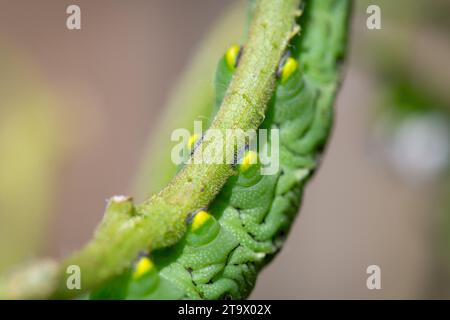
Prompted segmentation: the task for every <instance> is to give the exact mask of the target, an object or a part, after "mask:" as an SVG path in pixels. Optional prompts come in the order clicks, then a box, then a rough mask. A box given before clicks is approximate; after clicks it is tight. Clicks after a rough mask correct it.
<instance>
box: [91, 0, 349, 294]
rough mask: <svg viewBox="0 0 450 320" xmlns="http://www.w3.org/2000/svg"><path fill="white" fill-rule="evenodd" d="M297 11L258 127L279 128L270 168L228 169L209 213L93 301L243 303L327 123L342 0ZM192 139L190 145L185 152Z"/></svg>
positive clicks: (344, 9)
mask: <svg viewBox="0 0 450 320" xmlns="http://www.w3.org/2000/svg"><path fill="white" fill-rule="evenodd" d="M305 8H306V9H305V10H306V11H305V14H304V15H303V16H302V17H301V18H300V21H299V23H300V25H301V27H302V28H303V29H304V31H303V32H302V34H301V36H300V37H296V38H294V39H293V40H292V48H290V49H291V55H290V56H288V55H286V57H285V58H284V59H283V60H282V62H281V63H280V68H279V72H278V80H277V87H276V91H275V93H274V96H273V99H272V100H271V102H270V103H269V105H268V110H267V114H266V118H265V120H264V122H263V124H262V125H261V128H268V129H271V128H277V129H279V132H280V150H279V154H280V167H279V170H278V171H277V172H276V174H273V175H262V174H261V172H260V168H261V164H260V163H259V161H256V163H255V164H253V163H254V161H253V160H257V158H258V156H257V154H256V153H255V152H254V151H247V152H246V153H245V154H244V156H243V159H242V161H241V163H240V164H239V165H237V166H236V171H237V175H236V176H233V177H232V178H230V179H229V181H228V182H227V184H226V185H225V186H224V188H223V189H222V191H221V193H220V194H219V195H218V196H217V198H216V199H215V200H214V201H213V203H212V204H211V205H210V207H209V208H208V209H207V210H206V209H204V210H200V211H199V212H197V213H195V214H194V215H193V216H192V217H191V219H189V221H188V222H187V223H188V224H189V225H188V231H187V232H186V234H185V236H184V237H183V239H182V240H181V241H179V242H178V243H177V244H176V245H174V246H172V247H169V248H165V249H162V250H158V251H155V252H152V254H151V257H149V256H147V255H144V256H142V257H141V258H139V259H138V262H137V263H136V265H135V266H130V267H129V269H128V270H127V271H126V272H125V273H123V274H121V275H120V276H118V277H116V278H115V279H113V280H112V281H111V282H110V283H109V284H108V285H106V286H105V287H103V288H102V289H100V290H98V291H97V292H94V293H92V294H91V298H92V299H227V298H231V299H243V298H246V297H248V295H249V294H250V292H251V290H252V289H253V287H254V285H255V281H256V277H257V274H258V272H259V270H260V269H261V268H262V267H263V266H264V265H265V264H267V263H268V262H269V261H270V259H271V258H272V257H273V256H274V254H275V253H276V252H277V251H278V250H279V249H280V248H281V245H282V243H283V241H284V238H285V236H286V234H287V232H288V231H289V228H290V226H291V224H292V221H293V220H294V218H295V215H296V213H297V212H298V209H299V207H300V203H301V199H302V193H303V187H304V185H305V183H306V182H307V181H308V179H309V178H310V177H311V176H312V174H313V172H314V170H315V169H316V168H317V166H318V163H319V158H320V154H321V152H322V150H323V148H324V146H325V143H326V140H327V137H328V134H329V131H330V128H331V124H332V113H333V112H332V105H333V101H334V98H335V94H336V91H337V87H338V83H339V66H340V61H341V59H342V57H343V55H344V51H345V42H346V32H347V24H348V17H349V10H350V1H349V0H327V1H307V4H306V7H305ZM244 50H245V48H244ZM239 51H240V49H239V47H237V46H232V47H231V48H230V49H229V50H228V51H227V52H226V54H225V55H224V57H223V58H222V59H221V61H220V62H219V66H218V70H217V75H216V105H217V106H218V105H220V103H221V100H222V98H223V96H224V93H225V91H226V88H227V86H228V83H229V81H230V80H231V78H232V76H233V73H234V70H235V67H236V64H237V63H238V60H239V59H238V57H239ZM197 138H198V137H193V139H192V141H190V143H189V144H190V146H191V147H192V146H193V144H194V142H195V140H196V139H197ZM268 143H269V144H270V143H271V141H270V140H269V142H268Z"/></svg>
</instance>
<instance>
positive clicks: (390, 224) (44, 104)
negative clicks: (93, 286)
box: [0, 0, 450, 299]
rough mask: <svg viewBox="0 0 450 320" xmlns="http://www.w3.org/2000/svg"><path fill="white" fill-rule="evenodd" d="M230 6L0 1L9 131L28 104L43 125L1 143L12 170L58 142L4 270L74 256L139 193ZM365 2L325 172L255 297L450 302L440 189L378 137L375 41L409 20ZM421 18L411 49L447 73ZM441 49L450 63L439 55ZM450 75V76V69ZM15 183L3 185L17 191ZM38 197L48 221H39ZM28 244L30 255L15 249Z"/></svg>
mask: <svg viewBox="0 0 450 320" xmlns="http://www.w3.org/2000/svg"><path fill="white" fill-rule="evenodd" d="M378 2H379V1H378ZM232 3H233V1H224V0H214V1H212V0H191V1H181V0H177V1H175V0H173V1H162V0H152V1H145V0H133V1H119V0H97V1H87V0H84V1H61V0H41V1H31V0H30V1H24V0H15V1H12V0H0V57H2V60H3V61H2V62H1V63H0V86H3V88H8V89H7V90H6V89H3V91H0V93H1V92H3V93H4V95H3V97H0V126H2V127H3V128H6V126H7V123H11V122H10V120H8V119H10V118H8V117H10V116H11V114H13V113H14V112H15V111H17V110H25V111H24V112H25V113H26V115H25V114H23V115H21V116H23V117H28V115H32V116H31V117H32V118H31V119H28V121H30V122H31V123H34V124H35V123H37V122H39V121H40V122H41V123H42V126H40V127H39V128H37V129H36V130H37V131H33V130H32V131H30V132H29V135H27V136H25V138H24V140H23V141H24V142H23V143H24V144H23V146H22V147H17V146H16V147H14V146H12V147H11V146H9V149H8V145H5V146H4V147H2V146H3V145H2V144H1V140H0V152H1V153H3V155H2V156H1V158H4V159H7V158H8V157H6V154H8V155H10V158H9V159H10V162H9V163H8V164H4V163H2V165H3V170H5V171H6V173H5V177H6V174H7V173H8V172H15V170H14V166H15V165H17V166H18V165H19V164H20V163H18V162H17V159H18V158H20V157H25V158H27V159H29V161H30V162H31V163H33V164H27V165H26V167H33V165H36V162H35V161H36V160H33V159H34V158H33V157H34V156H33V154H26V153H23V150H22V149H23V148H26V144H28V145H30V146H36V145H37V143H40V142H36V141H34V140H33V139H37V133H36V132H43V134H42V135H41V136H42V139H44V140H45V141H47V142H48V141H52V142H51V144H50V146H46V147H47V148H48V149H51V150H56V151H52V153H51V156H48V157H46V158H44V159H42V160H41V162H39V163H38V165H39V166H41V167H42V168H43V169H42V170H44V171H45V172H47V173H48V174H46V175H45V177H42V178H41V177H37V178H36V179H35V180H33V181H28V182H27V183H29V185H30V190H28V196H27V197H25V198H23V197H21V198H20V199H18V201H19V202H21V205H22V207H20V208H22V209H23V210H24V211H25V212H27V214H24V216H23V217H22V218H21V219H19V218H20V217H17V216H16V220H14V219H15V218H11V217H9V216H12V214H11V212H10V211H11V210H15V209H16V207H15V206H16V204H11V205H10V207H8V206H6V205H5V206H3V207H0V232H1V233H2V236H1V237H0V240H2V243H3V245H2V246H1V247H0V248H1V250H3V252H4V253H5V254H4V255H3V260H2V261H1V263H0V270H2V269H3V270H4V269H6V268H7V267H8V266H10V265H11V264H13V263H17V262H19V261H23V260H24V259H30V258H33V257H35V256H44V255H50V256H55V257H61V256H65V255H67V254H69V253H70V252H72V251H73V250H75V249H77V248H79V247H80V246H81V245H83V244H84V243H85V242H86V241H88V239H89V238H90V237H91V235H92V232H93V230H94V228H95V226H96V224H97V223H98V222H99V220H100V219H101V217H102V214H103V209H104V207H105V199H107V198H108V197H110V196H112V195H114V194H132V192H133V191H132V190H133V183H134V181H133V178H134V176H135V172H136V170H137V168H138V167H139V164H140V161H141V157H142V156H143V154H144V153H145V148H146V146H147V141H148V139H149V135H151V134H152V128H153V127H154V126H155V125H156V124H157V123H158V121H159V119H160V118H159V117H160V116H161V113H162V109H163V107H164V105H165V103H166V102H167V99H168V96H169V94H170V89H171V88H172V87H173V83H174V82H175V81H176V79H177V78H178V77H179V76H180V74H181V73H182V71H183V70H184V69H185V68H186V66H187V64H188V63H189V60H190V57H191V55H192V53H193V52H194V49H195V48H196V46H197V45H198V44H199V43H200V41H201V40H202V38H204V37H205V36H206V35H207V33H208V30H209V29H210V28H211V26H212V25H213V24H214V21H215V20H217V19H218V18H219V17H220V16H221V14H222V13H223V12H224V11H225V10H226V8H227V7H228V6H229V5H230V4H232ZM365 3H366V2H364V1H363V2H360V3H359V4H358V5H357V6H355V12H354V14H355V15H354V19H353V26H352V41H351V54H350V57H349V60H348V67H347V75H346V79H345V82H344V84H343V88H342V90H341V92H340V95H339V99H338V102H337V104H336V110H337V111H336V117H337V118H336V125H335V128H334V134H333V136H332V139H331V141H330V143H329V148H328V150H327V153H326V156H325V158H324V162H323V165H322V168H321V170H319V172H318V174H317V175H316V177H315V179H314V181H313V182H312V183H311V184H310V185H309V187H308V188H307V191H306V194H305V200H304V205H303V208H302V212H301V215H300V216H299V217H298V219H297V220H296V223H295V226H294V227H293V230H292V232H291V234H290V237H289V239H288V241H287V243H286V246H285V248H284V249H283V251H282V252H281V254H280V255H279V256H278V257H277V258H276V259H275V260H274V261H273V262H272V263H271V264H270V266H269V267H267V268H266V269H265V270H264V271H263V273H262V275H261V276H260V278H259V279H258V282H257V287H256V289H255V291H254V292H253V294H252V296H251V297H252V298H255V299H258V298H262V299H269V298H275V299H281V298H288V299H297V298H339V299H341V298H342V299H346V298H363V299H365V298H369V299H372V298H373V299H379V298H421V297H430V296H438V297H445V296H444V295H443V294H441V291H439V290H438V289H436V288H435V287H434V286H435V283H434V281H435V280H433V279H434V278H433V277H434V276H435V273H436V268H437V267H436V263H437V262H436V259H435V257H434V255H435V253H434V246H435V245H434V242H435V234H436V232H437V231H436V230H437V227H436V225H437V224H438V220H439V216H438V214H437V212H438V211H439V210H435V209H436V207H438V209H439V206H440V204H439V203H438V202H436V197H435V195H436V194H437V193H438V192H439V184H438V183H433V182H427V183H425V184H408V183H405V181H404V180H402V179H399V178H398V177H396V176H395V175H394V174H392V172H391V171H389V170H387V169H386V165H385V164H383V162H382V161H380V159H379V158H378V157H377V156H376V153H377V150H376V149H375V148H374V147H373V144H372V142H371V139H372V138H371V131H372V129H371V128H372V127H373V121H374V120H373V114H374V107H375V106H376V99H377V96H378V95H379V88H378V84H377V81H378V80H377V79H376V77H375V76H374V75H373V73H372V71H373V69H372V68H371V67H370V61H371V60H372V58H371V57H370V53H368V52H367V48H366V47H365V45H364V44H365V43H370V42H371V41H372V44H373V42H375V41H379V39H380V38H383V35H387V34H392V33H394V32H397V31H398V28H397V26H396V25H394V24H392V23H390V22H389V17H390V16H394V17H395V15H394V14H390V10H394V9H389V8H388V7H386V9H384V8H383V7H382V10H385V11H383V12H382V13H383V19H385V18H386V20H383V29H382V30H376V31H370V30H368V29H367V28H366V25H365V17H366V12H365V9H366V7H367V5H365ZM373 3H377V1H373ZM411 3H419V5H418V8H419V11H420V8H421V4H420V3H422V4H426V3H427V1H425V0H423V1H411ZM69 4H78V5H79V6H80V7H81V10H82V29H81V30H78V31H69V30H67V29H66V26H65V21H66V18H67V14H66V12H65V11H66V7H67V6H68V5H69ZM384 15H385V16H384ZM431 20H432V19H431ZM391 21H392V20H391ZM414 21H415V22H414V23H413V24H411V25H406V27H405V28H406V29H409V31H410V33H411V34H416V35H417V39H416V40H414V41H413V43H414V44H416V42H415V41H417V42H420V41H425V45H420V43H419V44H417V46H415V47H413V48H414V54H415V55H417V56H418V57H419V58H418V59H419V60H417V61H422V60H424V59H422V60H420V57H422V56H423V55H427V54H428V55H429V56H430V59H426V60H432V61H434V62H436V63H437V64H439V65H440V66H441V67H442V68H448V66H446V65H445V64H446V63H447V61H442V58H443V57H447V58H448V53H449V52H450V49H449V45H448V33H447V38H446V37H445V36H443V35H444V34H445V33H442V32H443V31H442V28H441V26H435V25H433V24H431V25H430V24H429V22H427V21H428V20H427V21H425V22H424V21H421V20H420V19H419V20H414ZM437 23H438V22H436V24H437ZM396 30H397V31H396ZM414 30H418V31H419V30H420V32H418V33H416V32H414ZM424 30H425V31H424ZM430 34H431V35H433V36H434V37H437V40H436V39H434V40H433V39H431V40H430V37H429V36H428V35H430ZM442 39H447V41H443V40H442ZM410 40H411V39H410ZM236 41H239V39H236ZM430 46H431V47H430ZM433 46H434V47H433ZM373 47H374V48H377V46H376V45H374V46H373ZM224 49H225V47H224ZM417 50H422V51H419V52H420V53H418V52H417ZM430 52H432V53H430ZM372 53H373V52H372ZM446 53H447V54H446ZM435 55H437V56H438V57H441V58H440V60H439V59H437V58H436V59H432V58H433V57H435ZM436 60H438V61H436ZM367 61H368V62H369V63H367ZM419 64H420V62H419ZM430 68H431V66H430ZM2 69H3V70H2ZM428 69H429V68H427V70H428ZM438 69H439V67H438ZM443 74H444V76H443V77H444V79H445V80H446V81H447V84H448V80H449V79H448V74H450V73H447V75H445V73H443ZM446 77H447V78H446ZM211 79H212V76H211ZM441 82H442V81H440V83H441ZM205 85H209V80H208V82H205ZM30 88H32V89H30ZM444 91H445V90H444ZM43 92H44V93H45V94H43ZM42 95H45V97H44V98H43V97H42ZM25 98H26V99H25ZM36 101H40V102H39V108H38V109H35V108H36V107H35V105H36ZM49 108H50V109H51V110H49ZM33 110H34V111H33ZM36 110H37V111H36ZM42 110H43V111H42ZM47 113H48V114H51V115H52V116H45V115H46V114H47ZM42 114H44V116H42ZM38 129H39V130H40V131H39V130H38ZM11 132H13V131H11ZM13 133H14V132H13ZM13 133H10V132H9V133H6V134H5V139H11V137H14V136H13ZM41 136H39V137H41ZM0 139H1V134H0ZM167 140H168V141H169V137H167ZM41 150H43V149H42V148H37V149H36V150H35V152H36V154H38V153H39V152H40V151H41ZM45 150H47V149H45ZM7 166H10V167H7ZM18 170H21V169H18ZM30 170H31V169H30ZM0 177H1V176H0ZM9 179H11V180H10V181H15V180H14V177H13V178H11V177H10V178H9ZM4 181H7V180H6V178H5V179H4ZM10 185H11V183H8V184H6V183H5V190H6V189H7V191H5V192H10V191H9V189H10ZM45 190H46V191H45ZM0 191H1V189H0ZM44 191H45V192H44ZM8 199H10V198H8ZM5 201H6V200H5ZM38 204H39V208H40V210H41V211H45V212H46V213H48V215H47V216H46V217H43V215H40V216H37V217H35V218H34V220H28V219H29V218H28V214H29V215H30V216H32V215H33V212H35V211H36V212H37V209H36V208H37V207H38ZM24 206H25V207H24ZM35 209H36V210H35ZM39 221H45V224H43V223H42V225H41V224H40V222H39ZM24 224H25V226H24ZM39 230H43V231H41V232H39ZM27 241H28V242H32V245H30V246H29V247H27V245H26V243H27ZM16 245H17V246H22V251H25V252H26V254H24V255H22V256H14V255H13V253H12V252H14V251H16V249H15V246H16ZM7 257H10V259H8V260H7V261H5V260H6V259H7ZM372 264H375V265H379V266H380V267H381V272H382V289H381V290H368V289H367V287H366V279H367V276H368V275H367V274H366V268H367V266H369V265H372Z"/></svg>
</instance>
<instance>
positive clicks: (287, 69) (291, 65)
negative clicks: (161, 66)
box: [281, 57, 298, 83]
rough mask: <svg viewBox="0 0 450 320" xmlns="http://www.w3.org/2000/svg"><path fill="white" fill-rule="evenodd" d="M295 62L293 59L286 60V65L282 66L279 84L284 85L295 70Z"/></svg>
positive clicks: (296, 64)
mask: <svg viewBox="0 0 450 320" xmlns="http://www.w3.org/2000/svg"><path fill="white" fill-rule="evenodd" d="M297 66H298V63H297V60H295V59H294V58H291V57H289V58H287V60H286V63H285V64H284V66H283V70H281V83H285V82H286V80H287V79H289V77H290V76H291V75H292V74H293V73H294V71H295V70H297Z"/></svg>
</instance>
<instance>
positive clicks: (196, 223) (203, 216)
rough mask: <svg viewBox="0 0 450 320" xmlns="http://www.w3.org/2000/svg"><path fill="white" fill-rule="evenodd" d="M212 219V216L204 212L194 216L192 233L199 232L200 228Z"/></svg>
mask: <svg viewBox="0 0 450 320" xmlns="http://www.w3.org/2000/svg"><path fill="white" fill-rule="evenodd" d="M210 218H211V215H210V214H209V213H208V212H206V211H204V210H202V211H199V212H197V213H196V215H195V216H194V220H193V221H192V225H191V228H192V231H195V230H197V229H198V228H200V227H201V226H202V225H203V224H204V223H205V222H206V221H207V220H208V219H210Z"/></svg>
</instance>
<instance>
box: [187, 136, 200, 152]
mask: <svg viewBox="0 0 450 320" xmlns="http://www.w3.org/2000/svg"><path fill="white" fill-rule="evenodd" d="M197 140H198V134H196V133H194V134H193V135H192V136H191V137H190V138H189V140H188V148H189V149H192V147H193V146H194V144H195V143H196V142H197Z"/></svg>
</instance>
